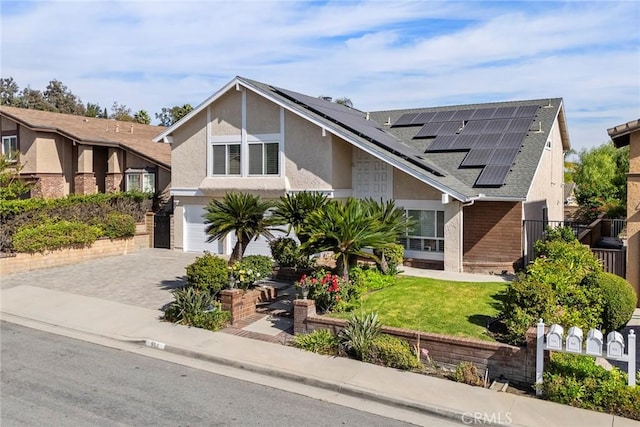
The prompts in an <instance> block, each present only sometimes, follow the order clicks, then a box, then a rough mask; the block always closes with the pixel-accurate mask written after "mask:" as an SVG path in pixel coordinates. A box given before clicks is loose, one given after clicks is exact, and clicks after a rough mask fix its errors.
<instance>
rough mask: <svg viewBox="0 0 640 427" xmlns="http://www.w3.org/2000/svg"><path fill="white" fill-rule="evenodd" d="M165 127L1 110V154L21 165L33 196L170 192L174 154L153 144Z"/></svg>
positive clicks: (0, 107) (168, 149) (21, 173)
mask: <svg viewBox="0 0 640 427" xmlns="http://www.w3.org/2000/svg"><path fill="white" fill-rule="evenodd" d="M164 129H165V128H164V127H162V126H150V125H143V124H139V123H132V122H121V121H115V120H108V119H97V118H93V117H83V116H75V115H70V114H59V113H51V112H47V111H39V110H28V109H23V108H14V107H6V106H0V137H1V138H2V154H3V155H6V156H9V158H12V157H13V158H15V159H17V160H18V161H19V162H20V164H21V166H22V170H21V172H20V176H21V178H22V179H25V180H27V181H31V182H33V188H32V190H31V196H33V197H45V198H55V197H64V196H66V195H69V194H92V193H96V192H110V191H118V190H123V191H124V190H141V191H151V192H154V193H155V192H162V191H164V190H167V189H168V188H169V185H170V182H171V150H170V147H167V146H163V145H161V144H155V143H154V142H153V141H152V138H153V137H154V136H155V135H157V134H158V133H159V132H162V131H163V130H164ZM17 153H19V157H18V156H17V155H16V154H17Z"/></svg>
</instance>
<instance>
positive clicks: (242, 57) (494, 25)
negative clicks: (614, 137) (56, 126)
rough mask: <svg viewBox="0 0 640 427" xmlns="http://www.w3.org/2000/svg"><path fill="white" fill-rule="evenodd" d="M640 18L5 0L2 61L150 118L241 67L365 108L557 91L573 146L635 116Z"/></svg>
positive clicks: (38, 83) (471, 4) (387, 2)
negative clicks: (343, 98) (345, 99)
mask: <svg viewBox="0 0 640 427" xmlns="http://www.w3.org/2000/svg"><path fill="white" fill-rule="evenodd" d="M639 22H640V2H639V1H636V0H625V1H606V0H600V1H562V2H556V1H544V0H539V1H534V2H525V1H494V2H485V1H443V2H437V1H395V0H384V1H383V0H374V1H335V2H333V1H293V0H289V1H257V2H250V1H242V0H236V1H233V2H227V1H213V0H210V1H207V0H184V1H160V0H155V1H145V0H129V1H126V2H120V1H92V0H85V1H64V2H63V1H53V0H51V1H29V0H22V1H7V0H0V25H1V29H0V37H1V38H0V47H1V52H0V71H1V73H0V74H1V77H3V78H7V77H13V78H14V79H15V81H16V82H17V83H18V85H19V86H20V89H22V88H24V87H27V86H28V87H31V88H32V89H39V90H44V89H45V87H46V86H47V84H48V82H49V81H51V80H53V79H57V80H60V81H61V82H62V83H63V84H65V85H66V86H67V87H68V88H69V90H70V91H71V92H73V93H74V94H76V95H78V96H79V97H80V98H81V100H82V101H83V102H84V103H87V102H92V103H98V104H100V105H101V106H102V107H107V108H110V107H111V106H112V105H113V103H114V102H118V103H119V104H124V105H126V106H127V107H129V108H131V110H132V111H133V112H136V111H138V110H146V111H147V112H149V114H150V116H151V117H152V118H154V117H155V113H159V112H160V111H161V109H162V108H163V107H171V106H174V105H183V104H186V103H188V104H191V105H192V106H194V107H195V106H197V105H199V104H200V103H201V102H203V101H204V100H205V99H206V98H208V97H209V96H210V95H212V94H213V93H215V92H216V91H217V90H218V89H220V88H221V87H222V86H224V85H225V84H227V83H228V82H230V81H231V80H232V79H233V78H234V77H235V76H242V77H246V78H249V79H254V80H258V81H261V82H263V83H268V84H271V85H274V86H279V87H283V88H286V89H290V90H294V91H297V92H301V93H304V94H307V95H311V96H320V95H323V96H332V97H333V98H334V99H335V98H341V97H347V98H349V99H351V100H352V102H353V104H354V107H356V108H358V109H360V110H363V111H376V110H387V109H400V108H414V107H437V106H448V105H459V104H470V103H481V102H493V101H510V100H525V99H540V98H543V99H544V98H556V97H561V98H563V99H564V106H565V112H566V117H567V123H568V129H569V137H570V142H571V145H572V148H573V149H574V150H576V151H577V152H579V151H580V150H582V149H589V148H593V147H596V146H599V145H601V144H603V143H606V142H607V141H608V140H609V137H608V135H607V128H611V127H613V126H616V125H619V124H622V123H626V122H629V121H631V120H636V119H639V118H640V25H639ZM154 122H156V123H157V120H154Z"/></svg>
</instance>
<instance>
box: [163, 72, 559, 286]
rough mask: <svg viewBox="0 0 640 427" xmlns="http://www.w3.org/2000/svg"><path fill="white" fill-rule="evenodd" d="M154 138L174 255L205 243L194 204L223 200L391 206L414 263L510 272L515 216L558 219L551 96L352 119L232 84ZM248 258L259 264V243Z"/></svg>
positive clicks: (352, 113)
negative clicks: (308, 196)
mask: <svg viewBox="0 0 640 427" xmlns="http://www.w3.org/2000/svg"><path fill="white" fill-rule="evenodd" d="M155 141H158V142H160V141H164V142H169V143H171V145H172V147H171V148H172V171H173V177H172V187H171V194H172V195H173V196H174V201H175V214H174V230H173V231H174V247H176V248H180V249H183V250H185V251H204V250H208V251H210V252H212V253H224V254H229V253H230V251H231V248H232V244H233V241H232V239H233V237H229V238H227V239H226V241H223V242H219V241H214V242H210V243H207V242H205V240H206V234H205V232H204V229H205V225H204V223H203V222H204V220H203V217H202V215H203V213H204V207H205V206H206V204H207V203H208V202H209V201H210V200H211V199H212V198H220V197H222V196H223V195H224V194H225V193H227V192H232V191H243V192H251V193H253V194H257V195H260V196H262V197H265V198H273V199H275V198H278V197H279V196H282V195H284V194H285V193H293V192H298V191H304V190H306V191H319V192H323V193H325V194H327V195H328V196H329V197H332V198H337V199H342V198H346V197H358V198H366V197H372V198H374V199H376V200H380V199H383V200H389V199H394V200H395V201H396V204H397V205H399V206H401V207H404V208H405V210H406V212H407V214H408V215H409V216H410V217H412V218H414V219H416V220H417V224H418V225H417V226H416V227H415V228H414V229H413V230H412V232H411V233H410V235H407V236H406V237H405V238H403V239H402V244H403V245H404V246H405V257H406V258H407V259H408V261H409V262H411V263H412V264H413V265H420V266H425V267H432V268H444V269H445V270H447V271H471V272H474V271H483V272H496V273H501V272H503V271H509V272H511V271H513V270H514V269H516V268H517V267H518V266H519V263H520V262H521V259H522V250H523V249H522V248H523V241H524V239H525V237H524V235H523V220H524V219H533V220H562V219H563V207H564V197H563V163H564V159H563V152H564V151H566V150H568V149H569V140H568V134H567V128H566V122H565V116H564V107H563V103H562V99H559V98H556V99H542V100H531V101H514V102H498V103H490V104H473V105H459V106H451V107H438V108H413V109H407V110H392V111H378V112H362V111H358V110H356V109H353V108H348V107H345V106H343V105H339V104H336V103H333V102H330V100H327V99H321V98H316V97H311V96H306V95H302V94H300V93H296V92H292V91H289V90H286V89H282V88H277V87H273V86H269V85H267V84H264V83H260V82H256V81H253V80H248V79H245V78H242V77H237V78H235V79H234V80H232V81H231V82H230V83H228V84H227V85H225V86H224V87H222V88H221V89H220V90H219V91H218V92H216V93H215V94H214V95H212V96H211V97H210V98H208V99H207V100H205V101H204V102H203V103H202V104H200V105H199V106H198V107H197V108H195V109H194V110H193V111H192V112H191V113H189V114H188V115H187V116H185V117H184V118H183V119H182V120H180V121H179V122H178V123H176V124H174V125H173V126H171V127H170V128H168V129H166V130H165V131H164V132H162V133H161V134H160V135H158V136H157V137H156V138H155ZM247 250H248V252H249V253H265V254H269V251H268V246H267V245H266V243H265V242H264V241H262V240H259V241H257V242H253V243H252V244H251V245H250V246H249V248H247Z"/></svg>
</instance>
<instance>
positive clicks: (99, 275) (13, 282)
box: [0, 249, 200, 309]
mask: <svg viewBox="0 0 640 427" xmlns="http://www.w3.org/2000/svg"><path fill="white" fill-rule="evenodd" d="M198 255H200V254H196V253H185V252H181V251H172V250H169V249H142V250H140V251H137V252H134V253H132V254H128V255H122V256H116V257H108V258H103V259H99V260H93V261H86V262H81V263H78V264H74V265H68V266H63V267H54V268H48V269H44V270H33V271H28V272H24V273H16V274H11V275H7V276H3V277H2V279H1V280H0V287H1V288H11V287H14V286H20V285H31V286H38V287H42V288H47V289H54V290H58V291H64V292H70V293H74V294H78V295H84V296H90V297H95V298H100V299H105V300H110V301H115V302H120V303H124V304H130V305H135V306H138V307H144V308H151V309H160V308H161V307H162V306H163V305H164V304H166V303H168V302H171V301H173V297H172V296H171V290H172V289H174V288H176V287H180V286H182V285H183V284H184V283H185V277H186V272H185V267H186V266H187V265H189V264H191V263H192V262H193V261H194V260H195V258H196V257H197V256H198Z"/></svg>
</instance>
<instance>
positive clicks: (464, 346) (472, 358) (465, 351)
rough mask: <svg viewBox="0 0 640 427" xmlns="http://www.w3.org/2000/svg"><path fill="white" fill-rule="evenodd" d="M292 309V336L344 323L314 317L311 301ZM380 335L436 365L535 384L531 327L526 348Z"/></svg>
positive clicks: (422, 335)
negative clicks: (468, 366)
mask: <svg viewBox="0 0 640 427" xmlns="http://www.w3.org/2000/svg"><path fill="white" fill-rule="evenodd" d="M293 308H294V311H293V312H294V320H293V322H294V333H295V334H300V333H308V332H312V331H315V330H317V329H328V330H330V331H332V332H333V333H334V334H337V333H339V332H340V331H341V330H342V329H343V328H344V326H345V325H346V323H347V322H346V320H342V319H334V318H330V317H326V316H319V315H317V314H316V307H315V303H314V301H313V300H295V301H294V302H293ZM382 332H383V333H385V334H389V335H394V336H396V337H398V338H401V339H403V340H405V341H407V342H409V344H410V345H411V346H419V347H420V349H421V350H422V349H426V350H427V351H428V352H429V357H430V358H431V359H432V360H433V361H435V362H437V363H440V364H446V365H450V366H455V365H457V364H459V363H461V362H473V363H474V364H475V365H476V366H477V367H478V369H479V370H480V371H481V372H484V370H485V369H487V368H488V369H489V377H490V378H492V379H493V378H498V377H500V376H502V377H504V378H506V379H508V380H509V381H510V382H512V383H516V384H520V385H530V384H533V383H534V382H535V368H536V366H535V364H536V351H535V342H536V341H535V336H536V332H535V329H534V328H532V330H530V331H529V332H528V333H527V345H526V346H524V347H516V346H512V345H508V344H503V343H497V342H490V341H481V340H476V339H472V338H461V337H453V336H448V335H440V334H432V333H426V332H418V331H412V330H408V329H401V328H393V327H388V326H383V327H382ZM421 353H422V352H421Z"/></svg>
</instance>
